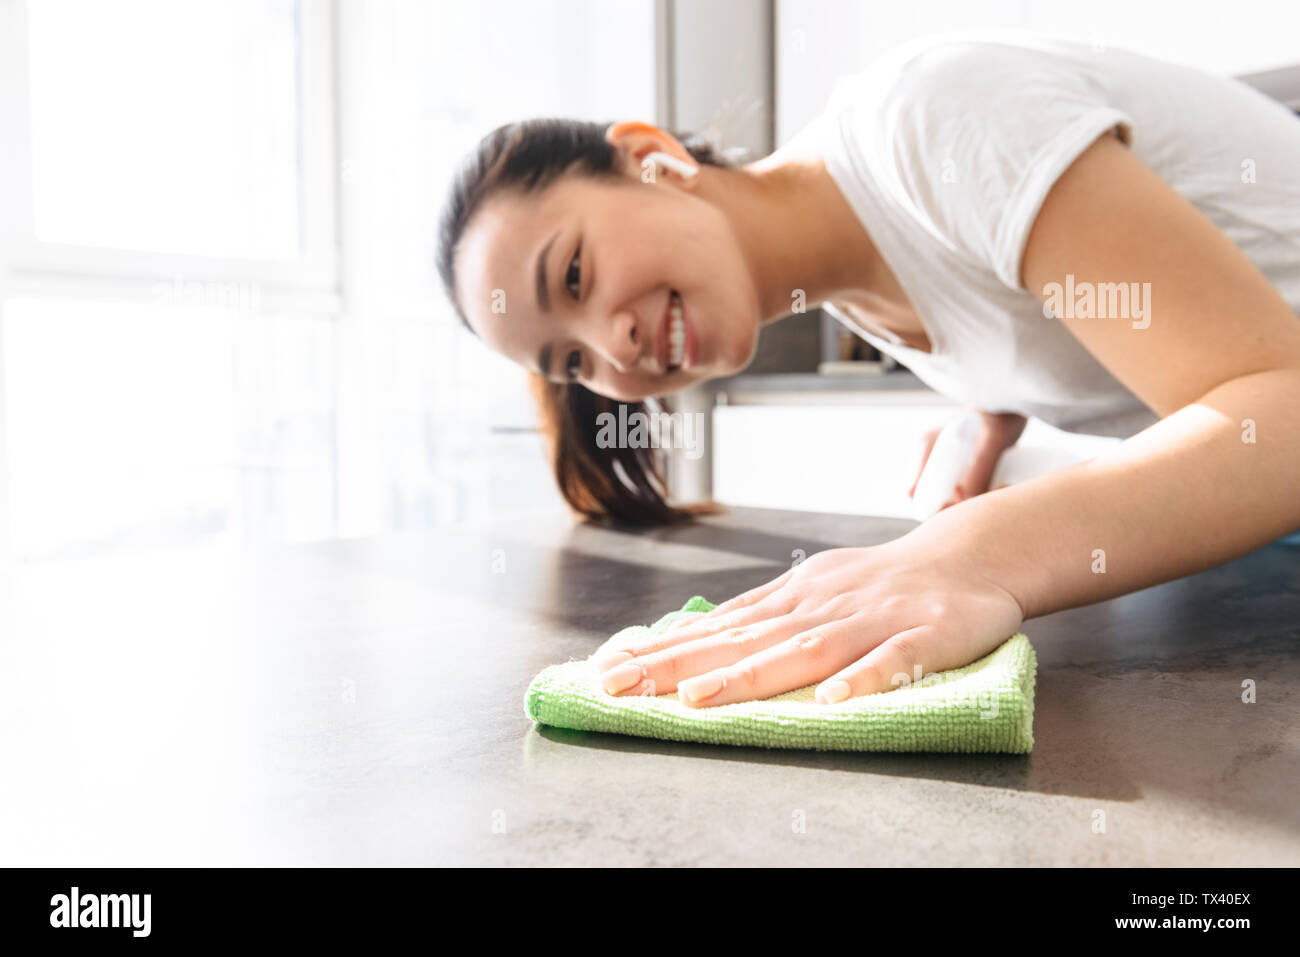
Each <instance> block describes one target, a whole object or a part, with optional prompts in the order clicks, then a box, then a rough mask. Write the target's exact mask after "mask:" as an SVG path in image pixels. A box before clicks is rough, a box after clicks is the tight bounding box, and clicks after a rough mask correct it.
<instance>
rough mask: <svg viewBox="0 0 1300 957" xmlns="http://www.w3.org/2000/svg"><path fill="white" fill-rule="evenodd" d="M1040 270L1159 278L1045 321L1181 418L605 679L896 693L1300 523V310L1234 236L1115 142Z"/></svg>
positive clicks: (740, 611)
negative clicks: (1057, 615) (1120, 303)
mask: <svg viewBox="0 0 1300 957" xmlns="http://www.w3.org/2000/svg"><path fill="white" fill-rule="evenodd" d="M1231 174H1232V171H1231V170H1225V171H1224V175H1225V176H1229V175H1231ZM1242 186H1243V188H1251V187H1250V186H1247V185H1246V184H1242ZM1022 265H1023V281H1024V283H1025V287H1026V288H1027V289H1030V290H1032V291H1035V292H1036V293H1039V294H1042V295H1043V296H1044V298H1047V296H1046V287H1047V285H1048V284H1049V283H1053V282H1059V283H1061V284H1062V286H1066V285H1067V280H1066V277H1067V275H1068V276H1070V277H1072V278H1071V279H1070V281H1069V285H1070V286H1071V287H1073V288H1074V289H1080V288H1083V287H1081V285H1080V284H1081V283H1092V284H1095V285H1100V284H1103V283H1121V282H1123V283H1131V282H1136V283H1138V284H1139V286H1138V288H1139V290H1142V295H1143V297H1144V298H1143V300H1142V301H1141V302H1140V303H1139V304H1140V305H1141V306H1142V308H1141V309H1139V310H1131V311H1132V312H1133V316H1132V317H1130V318H1125V317H1123V316H1120V317H1115V316H1112V317H1109V318H1095V319H1083V318H1080V319H1068V318H1067V319H1057V318H1049V317H1044V318H1043V319H1042V320H1041V321H1042V322H1065V323H1066V324H1067V325H1068V326H1069V327H1070V330H1071V331H1072V332H1073V333H1074V334H1075V335H1076V336H1077V337H1078V338H1079V340H1080V341H1081V342H1082V343H1083V344H1084V345H1085V346H1086V347H1087V348H1088V349H1089V350H1090V351H1091V352H1092V353H1093V354H1094V355H1095V356H1097V358H1098V359H1099V360H1100V361H1101V362H1102V363H1103V364H1104V365H1106V366H1107V367H1108V368H1109V369H1110V370H1111V372H1112V373H1113V374H1114V375H1115V376H1116V377H1117V378H1119V379H1120V381H1122V382H1124V383H1125V384H1126V385H1127V386H1128V387H1129V388H1130V389H1131V390H1132V391H1133V392H1134V393H1135V394H1137V395H1138V396H1139V397H1141V398H1142V399H1143V400H1144V401H1145V402H1146V403H1147V405H1149V406H1150V407H1151V408H1152V409H1154V410H1155V411H1156V412H1158V413H1159V414H1160V415H1162V416H1164V418H1163V419H1162V420H1161V421H1160V422H1158V423H1156V424H1155V425H1153V426H1151V427H1150V428H1148V429H1146V430H1145V431H1143V432H1141V433H1139V434H1138V435H1136V436H1134V437H1132V438H1130V439H1129V440H1127V441H1126V442H1124V443H1123V444H1122V445H1120V446H1119V447H1118V448H1116V449H1115V450H1114V451H1111V452H1108V453H1106V454H1105V455H1103V456H1100V457H1098V458H1096V459H1092V460H1090V461H1088V462H1084V463H1081V464H1079V465H1075V466H1072V467H1070V468H1067V469H1063V470H1062V471H1060V472H1057V473H1054V474H1052V475H1047V476H1043V477H1042V478H1039V479H1035V480H1033V481H1030V482H1025V483H1023V484H1020V485H1015V486H1012V487H1009V488H1005V489H999V490H997V491H994V492H990V493H988V494H986V495H980V496H978V497H976V498H972V499H969V500H967V501H964V502H960V503H958V504H956V505H953V506H952V507H950V508H948V509H945V510H944V511H942V512H940V513H939V514H938V515H936V516H934V517H933V518H931V519H930V520H929V521H928V522H926V523H925V524H924V525H922V526H920V527H919V528H917V529H915V530H913V531H912V532H909V533H908V534H907V535H904V536H903V537H902V538H898V539H895V540H893V541H891V542H887V543H886V544H884V545H878V546H874V547H870V548H838V549H830V550H827V551H823V552H818V553H817V554H815V555H812V556H811V557H809V558H807V559H806V560H804V561H803V562H801V563H800V564H799V565H797V566H795V567H794V568H791V569H790V570H789V571H787V572H786V573H785V574H783V575H781V576H780V577H778V578H776V579H773V580H772V581H770V582H768V583H767V584H765V585H762V586H760V587H758V588H755V589H753V590H751V591H748V592H746V593H744V594H742V595H738V596H737V597H735V598H733V599H731V600H730V601H728V602H724V603H723V604H722V605H719V606H718V607H717V608H716V609H714V610H713V611H711V612H709V613H708V614H707V615H703V616H701V617H699V618H698V619H696V620H694V621H690V622H688V623H685V624H682V625H681V626H680V627H677V628H674V629H670V630H669V631H668V632H667V633H666V634H664V635H660V636H656V637H655V638H654V639H651V640H649V641H646V640H638V641H632V642H625V643H622V644H614V645H607V646H606V647H605V648H604V649H603V654H602V656H601V660H600V663H599V664H600V668H601V671H602V672H603V680H604V685H605V688H606V690H607V691H609V692H610V693H612V694H646V693H653V694H662V693H664V692H666V691H671V690H673V689H674V688H676V689H677V691H678V694H679V696H680V697H681V699H682V700H683V702H685V703H686V704H688V705H691V706H692V707H712V706H714V705H719V704H726V703H728V702H733V701H745V700H749V699H752V698H765V697H769V696H771V695H774V694H778V693H780V692H783V691H790V690H792V689H794V688H799V687H802V686H804V685H807V684H812V683H817V684H818V688H817V700H818V701H823V702H829V703H833V702H837V701H842V700H844V699H845V698H848V697H851V696H855V695H862V694H870V693H873V692H878V691H888V690H889V689H890V688H892V687H895V686H897V684H899V683H900V681H907V680H912V679H913V678H914V677H915V676H918V675H922V674H928V673H931V672H940V671H944V670H947V669H950V668H956V667H959V666H961V665H964V664H968V663H969V662H971V661H974V660H975V659H977V658H979V657H981V656H982V655H984V654H986V653H988V652H989V651H992V650H993V649H994V648H996V647H997V646H998V645H1000V644H1001V643H1002V642H1003V641H1005V640H1006V638H1007V637H1008V636H1009V635H1011V634H1012V633H1014V632H1015V630H1016V629H1017V628H1019V627H1020V624H1021V622H1022V621H1023V620H1024V619H1025V618H1029V617H1033V616H1036V615H1042V614H1046V613H1048V612H1052V611H1056V610H1059V609H1063V608H1070V607H1073V606H1076V605H1081V604H1087V603H1089V602H1094V601H1099V600H1102V599H1105V598H1109V597H1112V596H1115V595H1119V594H1123V593H1125V592H1129V591H1134V590H1136V589H1139V588H1143V587H1146V586H1148V585H1153V584H1156V583H1158V582H1162V581H1167V580H1169V579H1172V578H1177V577H1180V576H1182V575H1187V574H1190V573H1192V572H1195V571H1198V570H1200V569H1204V568H1207V567H1210V566H1212V565H1215V564H1219V563H1222V562H1225V561H1228V560H1229V559H1232V558H1234V557H1236V556H1238V555H1241V554H1243V553H1244V552H1247V551H1250V550H1251V549H1253V548H1256V547H1258V546H1260V545H1264V544H1266V543H1267V542H1269V541H1271V540H1273V539H1274V538H1277V537H1278V536H1280V535H1283V534H1285V533H1286V532H1288V531H1291V530H1292V529H1294V528H1296V527H1298V526H1300V494H1297V493H1298V492H1300V489H1298V488H1297V477H1300V318H1298V317H1297V316H1296V315H1295V314H1294V313H1293V312H1292V311H1291V309H1290V307H1289V306H1288V305H1287V303H1286V302H1285V301H1284V300H1283V299H1282V298H1281V296H1279V295H1278V293H1277V291H1276V290H1275V289H1273V287H1272V286H1271V285H1269V283H1268V281H1267V280H1266V279H1265V278H1264V276H1263V275H1262V274H1261V273H1260V272H1259V271H1258V270H1257V269H1255V267H1254V266H1253V265H1252V264H1251V262H1250V261H1249V260H1248V259H1247V258H1246V256H1245V255H1244V254H1242V252H1241V251H1240V250H1239V249H1237V247H1236V246H1234V245H1233V244H1232V242H1231V241H1230V240H1229V239H1228V238H1227V237H1226V236H1225V235H1223V234H1222V233H1221V232H1220V231H1219V230H1218V229H1216V228H1215V227H1214V225H1213V224H1212V223H1211V222H1210V221H1209V220H1207V219H1206V218H1205V217H1204V216H1202V215H1201V214H1200V212H1199V211H1198V210H1196V209H1195V207H1193V206H1192V205H1191V204H1190V203H1188V202H1187V201H1186V200H1184V199H1183V198H1182V197H1181V196H1179V195H1178V194H1177V192H1176V191H1174V190H1173V189H1171V188H1170V187H1169V186H1168V185H1167V184H1165V183H1164V182H1163V181H1162V180H1161V179H1160V178H1159V177H1157V176H1156V175H1155V174H1153V173H1152V172H1151V171H1150V170H1148V169H1147V168H1146V167H1145V166H1143V165H1142V164H1141V163H1140V162H1139V161H1138V160H1137V159H1136V157H1134V156H1133V155H1132V154H1131V153H1129V152H1128V150H1127V149H1125V148H1124V147H1123V146H1122V144H1120V143H1119V142H1118V141H1117V140H1115V139H1114V138H1113V137H1111V136H1106V137H1103V138H1102V139H1100V140H1099V141H1098V142H1097V143H1095V144H1094V145H1093V146H1092V147H1091V148H1090V149H1089V150H1088V151H1087V152H1085V153H1084V154H1083V156H1081V157H1080V158H1079V159H1078V160H1077V161H1076V162H1075V163H1074V165H1073V166H1071V168H1070V169H1069V170H1068V171H1067V172H1066V173H1065V175H1064V176H1062V177H1061V179H1060V180H1059V181H1058V182H1057V183H1056V185H1055V186H1054V187H1053V189H1052V191H1051V193H1050V194H1049V195H1048V197H1047V200H1046V201H1045V203H1044V205H1043V208H1042V210H1041V211H1040V213H1039V216H1038V218H1037V220H1036V222H1035V225H1034V229H1033V231H1032V232H1031V234H1030V237H1029V241H1028V244H1027V247H1026V253H1025V256H1024V258H1023V263H1022ZM1148 284H1149V285H1148ZM1148 290H1149V292H1150V298H1149V300H1147V299H1146V298H1145V297H1146V292H1147V291H1148ZM1130 305H1131V304H1130ZM1065 311H1066V310H1064V309H1063V310H1062V312H1065Z"/></svg>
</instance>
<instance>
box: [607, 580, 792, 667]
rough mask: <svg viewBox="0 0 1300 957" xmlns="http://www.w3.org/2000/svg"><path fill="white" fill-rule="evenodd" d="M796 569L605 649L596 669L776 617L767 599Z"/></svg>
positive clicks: (617, 664)
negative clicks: (663, 628)
mask: <svg viewBox="0 0 1300 957" xmlns="http://www.w3.org/2000/svg"><path fill="white" fill-rule="evenodd" d="M793 572H794V569H793V568H792V569H790V570H789V571H787V572H785V573H783V574H781V575H779V576H777V577H776V578H774V579H772V580H771V581H770V582H767V583H766V584H763V585H760V586H759V587H757V588H753V589H751V590H749V591H747V592H743V593H742V594H739V595H737V596H736V597H735V598H732V599H731V600H729V601H725V602H723V603H722V604H721V605H719V606H718V607H717V608H714V609H713V610H712V611H708V612H705V613H704V614H702V615H700V616H699V617H697V618H695V619H693V620H692V621H690V622H685V623H681V624H680V625H678V624H674V625H672V626H670V627H669V628H668V629H667V630H666V631H664V633H663V634H661V635H652V636H650V637H649V638H638V639H632V640H628V641H625V642H623V643H621V644H619V645H616V646H613V647H610V648H604V649H602V650H601V651H599V652H598V653H597V657H596V659H595V664H596V668H597V669H598V670H599V671H602V672H605V671H609V670H610V669H611V668H617V667H619V666H620V665H624V664H626V663H627V662H629V661H631V660H632V659H633V658H639V657H641V656H642V655H651V654H655V653H656V652H660V651H663V650H665V649H667V648H673V647H676V646H677V645H682V644H685V643H686V642H688V641H695V640H696V639H698V638H704V637H707V636H708V635H714V634H717V633H718V632H720V631H726V630H727V629H729V628H739V627H741V626H743V625H749V624H751V623H753V622H756V621H764V620H766V619H768V618H774V617H776V616H777V615H778V614H780V613H781V611H780V610H779V609H778V608H777V607H776V606H775V605H765V604H764V601H765V600H766V599H768V598H770V597H772V596H773V595H775V594H776V593H777V592H778V591H779V590H780V588H781V587H782V586H783V585H784V584H785V583H786V581H787V580H788V579H789V578H790V575H791V574H792V573H793Z"/></svg>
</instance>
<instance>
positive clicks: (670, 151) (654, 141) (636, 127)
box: [605, 120, 699, 185]
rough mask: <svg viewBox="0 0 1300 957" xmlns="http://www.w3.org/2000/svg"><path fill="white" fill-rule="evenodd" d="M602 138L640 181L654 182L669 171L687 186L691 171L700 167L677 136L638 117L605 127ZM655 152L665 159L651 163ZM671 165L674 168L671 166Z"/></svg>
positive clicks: (691, 176)
mask: <svg viewBox="0 0 1300 957" xmlns="http://www.w3.org/2000/svg"><path fill="white" fill-rule="evenodd" d="M605 140H606V141H607V142H608V143H609V144H610V145H612V146H613V147H614V148H615V149H617V150H618V151H619V154H620V156H621V157H622V158H623V172H624V173H625V174H627V175H629V176H635V177H636V178H637V179H640V180H641V181H642V182H643V183H654V182H656V181H657V179H658V177H659V176H660V175H661V174H663V173H664V172H665V171H666V170H671V172H672V173H673V175H674V177H675V179H676V180H677V181H678V182H679V183H681V184H682V185H687V184H689V183H691V181H692V180H694V179H695V175H694V172H692V171H695V172H698V170H699V165H698V164H697V163H696V162H695V160H694V158H692V156H691V154H690V153H688V152H687V151H686V148H685V147H683V146H682V144H681V143H679V142H677V139H676V137H674V136H672V135H670V134H668V133H665V132H664V131H663V130H661V129H659V127H657V126H653V125H651V124H650V123H642V122H640V121H638V120H624V121H623V122H620V123H611V124H610V125H609V127H608V128H607V129H606V130H605ZM654 153H659V154H661V156H662V155H665V154H666V155H667V157H668V161H667V162H660V163H656V162H654V161H653V159H651V154H654ZM672 161H676V162H675V163H672ZM670 164H672V165H670ZM674 165H675V166H676V168H675V169H673V168H672V166H674Z"/></svg>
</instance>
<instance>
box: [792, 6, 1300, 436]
mask: <svg viewBox="0 0 1300 957" xmlns="http://www.w3.org/2000/svg"><path fill="white" fill-rule="evenodd" d="M1113 128H1118V131H1119V135H1120V137H1121V139H1123V140H1124V142H1126V143H1127V144H1128V146H1129V148H1130V149H1132V151H1133V152H1134V154H1136V155H1137V157H1138V158H1139V159H1141V160H1142V161H1143V162H1144V163H1145V164H1146V165H1147V166H1148V167H1150V168H1151V169H1152V170H1153V171H1154V172H1156V173H1157V174H1158V175H1159V176H1160V177H1161V178H1162V179H1163V180H1164V181H1165V182H1167V183H1169V184H1170V185H1171V186H1172V187H1173V188H1174V189H1176V190H1177V191H1178V192H1179V193H1181V194H1182V195H1183V196H1184V197H1186V198H1187V199H1188V200H1190V201H1191V202H1192V203H1193V204H1194V205H1195V206H1196V207H1197V208H1198V209H1199V210H1200V211H1201V212H1202V213H1204V214H1205V215H1206V216H1207V217H1208V218H1209V219H1210V220H1212V221H1213V222H1214V223H1215V225H1217V226H1218V227H1219V228H1220V229H1221V230H1223V232H1224V233H1226V234H1227V236H1228V237H1229V238H1230V239H1231V240H1232V241H1233V242H1235V243H1236V244H1237V246H1238V247H1239V248H1240V249H1241V250H1242V251H1243V252H1244V253H1245V254H1246V255H1247V256H1248V257H1249V258H1250V259H1251V260H1252V261H1253V262H1254V263H1255V265H1256V266H1257V267H1258V268H1259V269H1260V270H1261V271H1262V272H1263V273H1264V275H1265V276H1267V277H1268V279H1269V280H1270V281H1271V282H1272V284H1273V286H1274V287H1275V288H1276V289H1278V291H1279V292H1281V293H1282V295H1283V297H1284V298H1285V299H1286V300H1287V301H1288V302H1289V303H1290V304H1291V308H1292V309H1293V310H1295V311H1296V313H1297V315H1298V316H1300V117H1297V116H1296V115H1294V114H1293V113H1292V112H1291V111H1290V110H1288V109H1287V108H1286V107H1285V106H1283V105H1282V104H1280V103H1278V102H1276V101H1274V100H1271V99H1269V98H1268V97H1267V96H1265V95H1264V94H1262V93H1260V92H1258V91H1257V90H1255V89H1253V88H1251V87H1249V86H1247V85H1246V84H1244V83H1241V82H1239V81H1236V80H1232V79H1229V78H1225V77H1221V76H1217V75H1214V74H1210V73H1204V72H1201V71H1199V70H1195V69H1192V68H1190V67H1184V66H1179V65H1175V64H1171V63H1165V62H1162V61H1159V60H1154V59H1150V58H1148V57H1144V56H1139V55H1137V54H1134V53H1130V52H1126V51H1124V50H1118V49H1114V48H1104V49H1098V50H1094V48H1093V47H1092V46H1091V45H1089V44H1087V43H1078V42H1072V41H1068V40H1059V39H1055V38H1050V37H1044V36H1040V35H1034V34H1024V33H1007V32H991V31H965V32H962V33H955V34H943V35H940V36H938V37H926V38H924V39H922V40H920V41H914V42H912V43H909V44H905V45H903V46H902V47H899V48H897V49H895V50H893V51H891V52H890V53H888V54H886V55H885V56H884V57H882V58H881V59H879V60H876V61H874V62H873V63H872V64H871V66H870V67H869V68H868V69H867V70H866V71H865V72H863V73H860V74H858V75H855V76H850V77H846V78H845V79H843V80H841V81H840V83H839V84H838V85H837V86H836V88H835V91H834V93H833V95H832V97H831V100H830V102H829V104H828V106H827V108H826V110H825V111H824V112H823V113H822V114H821V115H820V116H819V117H818V119H817V120H816V121H814V123H813V124H812V125H811V126H810V127H809V128H808V130H807V135H810V136H814V137H816V138H817V139H816V142H817V144H818V145H817V148H818V149H820V150H821V153H822V155H823V156H824V158H825V162H826V165H827V169H828V170H829V172H830V174H831V176H832V177H833V178H834V179H835V181H836V182H837V183H838V184H839V187H840V189H841V191H842V192H843V193H844V195H845V197H846V198H847V200H848V201H849V203H850V204H851V205H852V207H853V209H854V210H855V212H856V213H857V215H858V218H859V219H860V220H861V221H862V223H863V226H864V227H865V228H866V230H867V232H868V233H869V234H870V236H871V237H872V240H873V242H874V243H875V244H876V246H877V247H878V249H879V250H880V253H881V255H882V256H883V257H884V259H885V261H886V262H887V263H888V264H889V267H890V268H891V269H892V270H893V271H894V273H895V275H896V276H897V277H898V281H899V282H900V283H901V284H902V286H903V289H904V290H905V291H906V293H907V295H908V297H909V298H910V299H911V301H912V304H913V306H915V308H916V310H917V312H918V314H919V315H920V317H921V319H922V321H923V322H924V324H925V327H926V330H927V334H928V336H929V339H930V343H931V349H932V352H931V353H925V352H922V351H920V350H917V349H912V348H909V347H908V346H906V345H904V344H902V343H901V342H900V341H899V340H898V339H897V337H892V336H890V335H889V334H888V333H887V332H886V331H885V330H883V329H877V330H876V331H875V332H872V331H869V330H866V329H863V328H862V327H861V326H860V325H859V324H858V323H855V322H852V321H850V320H849V319H848V318H847V317H846V316H845V315H844V314H842V313H840V314H837V318H839V319H840V320H841V321H844V322H845V323H846V324H847V325H849V326H850V328H852V329H853V331H854V332H856V333H858V334H859V335H861V336H862V337H863V338H864V339H866V340H867V341H868V342H870V343H871V344H872V345H874V346H875V347H876V348H878V349H879V350H881V351H882V352H884V353H887V354H889V355H892V356H894V357H896V358H897V359H898V360H899V361H900V362H902V363H903V364H904V365H906V366H907V367H908V368H910V369H911V370H912V371H913V372H915V373H916V375H917V376H918V377H919V378H921V379H922V380H923V381H924V382H926V383H927V384H928V385H930V386H931V387H932V388H934V389H935V390H937V391H938V392H941V393H943V394H944V395H946V396H949V397H950V398H953V399H954V400H956V401H958V402H964V403H969V404H971V405H974V406H976V407H978V408H981V409H984V410H986V411H990V412H1019V413H1022V414H1024V415H1034V416H1038V417H1039V418H1041V419H1043V420H1044V421H1047V422H1049V423H1051V424H1053V425H1056V426H1058V427H1061V428H1067V429H1070V430H1072V431H1079V432H1091V433H1095V434H1101V435H1119V436H1128V435H1131V434H1133V433H1134V432H1137V431H1140V430H1141V429H1143V428H1145V427H1146V426H1148V425H1150V424H1151V423H1152V422H1154V421H1156V419H1157V416H1156V415H1155V414H1154V413H1153V412H1152V411H1151V410H1150V409H1149V408H1148V407H1147V406H1146V405H1145V403H1143V402H1142V401H1141V400H1139V399H1138V398H1137V397H1136V396H1134V395H1133V393H1132V392H1130V391H1129V390H1128V389H1127V388H1125V387H1124V386H1123V385H1122V384H1121V383H1120V382H1119V381H1118V380H1117V379H1115V377H1114V376H1112V375H1111V374H1110V373H1109V372H1108V371H1107V370H1106V369H1105V367H1103V366H1102V365H1101V364H1100V363H1099V362H1098V361H1097V360H1096V359H1095V358H1093V356H1092V354H1091V353H1090V352H1088V350H1087V349H1086V348H1085V347H1084V346H1083V345H1082V344H1081V343H1080V342H1079V341H1078V340H1077V339H1076V338H1075V337H1074V336H1073V335H1072V334H1071V333H1070V331H1069V329H1068V328H1066V326H1065V325H1064V324H1063V323H1061V322H1060V321H1058V320H1056V319H1051V318H1045V317H1044V315H1043V304H1042V301H1041V300H1040V299H1039V298H1038V297H1037V296H1036V295H1034V294H1033V293H1031V292H1029V291H1027V290H1025V289H1023V288H1022V287H1021V286H1020V283H1019V278H1018V277H1019V275H1020V261H1021V257H1022V255H1023V253H1024V249H1025V242H1026V240H1027V239H1028V236H1029V232H1030V229H1031V228H1032V226H1033V224H1034V219H1035V217H1036V216H1037V214H1038V211H1039V209H1040V208H1041V206H1042V203H1043V200H1044V199H1045V197H1046V196H1047V193H1048V191H1049V190H1050V189H1051V187H1052V185H1053V184H1054V183H1055V182H1056V180H1057V178H1058V177H1060V175H1061V174H1062V173H1063V172H1064V171H1065V170H1066V169H1067V168H1068V167H1069V166H1070V164H1071V163H1072V162H1073V161H1074V160H1075V159H1076V158H1077V157H1078V156H1079V154H1080V153H1082V152H1083V151H1084V150H1085V149H1086V148H1087V147H1088V146H1089V145H1091V144H1092V143H1093V142H1094V141H1095V140H1096V139H1097V138H1098V137H1099V136H1100V135H1102V134H1103V133H1105V132H1106V131H1108V130H1110V129H1113ZM1252 173H1253V176H1252V175H1251V174H1252ZM831 311H832V313H833V314H834V313H835V311H834V310H833V309H832V310H831ZM1223 320H1224V321H1225V322H1232V321H1233V317H1232V316H1224V317H1223ZM1099 321H1100V320H1099ZM1105 321H1124V320H1122V319H1120V320H1115V319H1110V320H1105Z"/></svg>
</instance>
